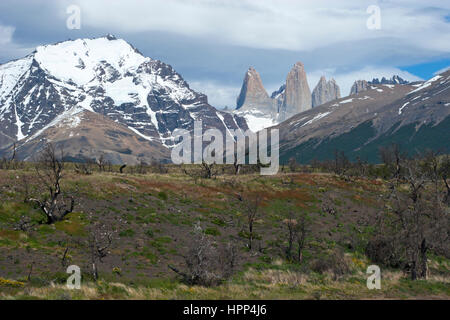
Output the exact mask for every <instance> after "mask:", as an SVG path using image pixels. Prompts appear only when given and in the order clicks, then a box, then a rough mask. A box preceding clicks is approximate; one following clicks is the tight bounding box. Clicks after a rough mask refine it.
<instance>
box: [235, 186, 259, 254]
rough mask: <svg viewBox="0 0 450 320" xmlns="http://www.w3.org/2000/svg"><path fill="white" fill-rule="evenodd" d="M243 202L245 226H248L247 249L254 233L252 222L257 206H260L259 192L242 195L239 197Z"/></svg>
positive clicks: (255, 217) (249, 247)
mask: <svg viewBox="0 0 450 320" xmlns="http://www.w3.org/2000/svg"><path fill="white" fill-rule="evenodd" d="M240 199H241V201H243V203H244V207H245V211H246V214H247V227H248V245H247V246H248V249H249V250H252V247H253V239H254V237H255V234H254V228H253V227H254V224H255V221H256V219H257V217H258V213H259V207H260V206H261V202H262V197H261V195H260V194H250V195H247V196H244V197H240Z"/></svg>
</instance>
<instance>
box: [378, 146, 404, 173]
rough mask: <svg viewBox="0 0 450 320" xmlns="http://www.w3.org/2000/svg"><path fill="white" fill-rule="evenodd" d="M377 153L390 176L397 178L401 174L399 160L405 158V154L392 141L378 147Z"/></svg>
mask: <svg viewBox="0 0 450 320" xmlns="http://www.w3.org/2000/svg"><path fill="white" fill-rule="evenodd" d="M379 155H380V158H381V161H382V162H383V163H384V165H385V167H386V168H387V169H388V170H389V172H390V174H391V177H392V178H394V179H396V180H398V179H399V178H400V174H401V167H402V166H401V162H402V161H403V160H404V159H405V158H406V154H403V153H402V152H401V150H400V146H399V145H398V144H396V143H393V144H391V145H390V146H388V147H380V149H379ZM391 177H390V178H391Z"/></svg>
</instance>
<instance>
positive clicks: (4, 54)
mask: <svg viewBox="0 0 450 320" xmlns="http://www.w3.org/2000/svg"><path fill="white" fill-rule="evenodd" d="M14 32H15V28H14V27H12V26H4V25H1V24H0V46H1V50H0V63H2V61H3V62H6V61H9V60H11V59H15V58H18V57H21V56H24V55H26V54H28V53H30V51H31V50H30V48H24V47H22V46H20V45H18V44H17V43H15V42H14V40H13V36H14Z"/></svg>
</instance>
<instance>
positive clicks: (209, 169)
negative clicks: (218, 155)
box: [202, 161, 217, 179]
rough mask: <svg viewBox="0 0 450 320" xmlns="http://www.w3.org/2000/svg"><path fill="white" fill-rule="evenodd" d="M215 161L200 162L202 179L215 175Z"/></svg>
mask: <svg viewBox="0 0 450 320" xmlns="http://www.w3.org/2000/svg"><path fill="white" fill-rule="evenodd" d="M215 166H216V164H215V163H207V162H205V161H203V162H202V176H203V178H204V179H211V178H213V177H215V176H217V170H215V169H214V168H215Z"/></svg>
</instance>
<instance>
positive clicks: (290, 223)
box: [283, 214, 297, 261]
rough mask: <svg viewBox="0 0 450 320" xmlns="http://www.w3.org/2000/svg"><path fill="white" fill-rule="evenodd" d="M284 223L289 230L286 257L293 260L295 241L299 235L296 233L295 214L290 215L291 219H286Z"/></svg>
mask: <svg viewBox="0 0 450 320" xmlns="http://www.w3.org/2000/svg"><path fill="white" fill-rule="evenodd" d="M283 222H284V224H285V225H286V227H287V230H288V245H287V248H286V259H287V260H288V261H291V260H292V249H293V247H294V241H295V239H296V237H297V235H296V227H297V220H296V219H294V217H293V215H292V214H291V216H290V217H289V219H285V220H284V221H283Z"/></svg>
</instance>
